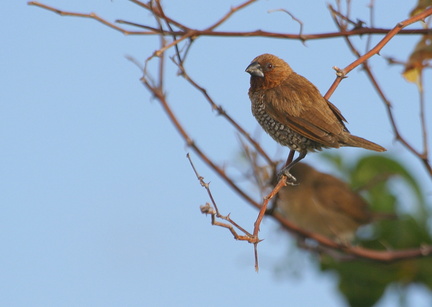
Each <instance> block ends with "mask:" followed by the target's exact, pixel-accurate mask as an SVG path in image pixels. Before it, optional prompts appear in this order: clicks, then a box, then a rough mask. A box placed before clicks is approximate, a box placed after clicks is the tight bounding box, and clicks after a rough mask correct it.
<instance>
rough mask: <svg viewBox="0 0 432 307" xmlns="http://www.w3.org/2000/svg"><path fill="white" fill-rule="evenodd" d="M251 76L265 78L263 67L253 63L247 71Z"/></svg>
mask: <svg viewBox="0 0 432 307" xmlns="http://www.w3.org/2000/svg"><path fill="white" fill-rule="evenodd" d="M245 71H246V72H247V73H249V74H250V75H251V76H254V77H261V78H264V73H263V71H262V68H261V65H260V64H259V63H258V62H252V63H250V65H249V66H248V67H247V68H246V70H245Z"/></svg>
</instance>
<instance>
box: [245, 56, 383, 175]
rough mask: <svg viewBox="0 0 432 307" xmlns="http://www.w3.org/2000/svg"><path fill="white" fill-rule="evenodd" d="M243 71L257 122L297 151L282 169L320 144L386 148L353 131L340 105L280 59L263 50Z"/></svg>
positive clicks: (370, 148)
mask: <svg viewBox="0 0 432 307" xmlns="http://www.w3.org/2000/svg"><path fill="white" fill-rule="evenodd" d="M246 72H248V73H249V74H250V75H251V79H250V85H251V86H250V89H249V98H250V100H251V102H252V113H253V115H254V116H255V118H256V119H257V121H258V123H259V124H260V125H261V126H262V127H263V129H264V130H265V131H266V132H267V133H268V134H269V135H270V136H271V137H272V138H273V139H274V140H275V141H276V142H278V143H279V144H281V145H284V146H288V147H289V148H290V149H291V150H295V151H298V152H299V153H300V155H299V157H298V158H297V159H296V160H295V161H294V162H292V163H291V164H290V165H287V166H286V167H285V169H284V171H287V172H288V173H289V169H290V168H291V167H292V166H293V165H294V164H295V163H297V162H298V161H300V160H301V159H303V158H304V157H305V156H306V154H307V152H309V151H316V150H321V149H322V148H329V147H333V148H339V147H341V146H351V147H362V148H365V149H369V150H375V151H385V150H386V149H385V148H383V147H381V146H380V145H377V144H375V143H372V142H370V141H368V140H365V139H363V138H361V137H358V136H354V135H352V134H351V133H350V132H349V131H348V129H347V128H346V127H345V124H344V122H346V120H345V118H344V117H343V116H342V114H341V112H340V111H339V109H338V108H337V107H336V106H334V105H333V104H332V103H330V102H329V101H327V100H326V99H325V98H323V97H322V96H321V93H320V92H319V90H318V89H317V88H316V87H315V86H314V85H313V84H312V83H311V82H310V81H309V80H307V79H306V78H304V77H302V76H300V75H298V74H296V73H295V72H294V71H293V70H292V69H291V67H290V66H289V65H288V64H287V63H286V62H285V61H283V60H282V59H280V58H278V57H276V56H274V55H272V54H262V55H260V56H258V57H256V58H255V59H254V60H253V61H252V63H251V64H250V65H249V66H248V67H247V68H246Z"/></svg>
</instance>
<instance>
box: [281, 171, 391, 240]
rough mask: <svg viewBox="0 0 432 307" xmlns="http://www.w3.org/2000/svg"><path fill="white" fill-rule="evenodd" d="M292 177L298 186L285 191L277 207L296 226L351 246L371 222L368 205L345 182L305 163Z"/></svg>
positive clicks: (282, 191) (283, 189) (282, 192)
mask: <svg viewBox="0 0 432 307" xmlns="http://www.w3.org/2000/svg"><path fill="white" fill-rule="evenodd" d="M291 173H292V174H293V175H294V176H295V177H296V178H297V181H298V183H299V184H298V185H296V186H286V187H283V188H282V189H281V190H280V191H279V194H278V199H277V202H276V206H277V210H278V211H279V212H280V213H281V214H282V215H283V216H284V217H285V218H286V219H287V220H289V221H291V222H292V223H293V224H296V225H297V226H299V227H300V228H303V229H305V230H307V231H310V232H314V233H319V234H321V235H324V236H327V237H329V238H331V239H333V240H337V241H340V242H344V243H348V242H350V241H351V240H352V239H353V238H354V234H355V231H356V230H357V228H358V227H360V226H361V225H364V224H368V223H370V222H371V221H372V219H373V217H374V215H373V214H372V213H371V212H370V210H369V208H368V204H367V203H366V202H365V201H364V200H363V198H362V197H360V196H359V195H358V194H357V193H355V192H354V191H353V190H352V189H351V188H350V187H349V186H348V185H347V184H346V183H345V182H343V181H342V180H340V179H338V178H336V177H334V176H331V175H328V174H325V173H321V172H319V171H317V170H316V169H314V168H312V167H311V166H309V165H307V164H304V163H298V164H296V165H295V166H293V167H292V169H291ZM389 216H390V215H389Z"/></svg>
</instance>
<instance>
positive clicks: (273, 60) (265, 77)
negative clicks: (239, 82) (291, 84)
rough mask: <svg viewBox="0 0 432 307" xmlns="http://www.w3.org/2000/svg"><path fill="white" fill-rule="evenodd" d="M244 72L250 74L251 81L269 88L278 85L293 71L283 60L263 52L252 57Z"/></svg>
mask: <svg viewBox="0 0 432 307" xmlns="http://www.w3.org/2000/svg"><path fill="white" fill-rule="evenodd" d="M246 72H247V73H249V74H250V75H251V83H256V85H257V86H262V87H266V88H271V87H274V86H277V85H279V84H280V83H281V82H282V81H283V80H285V79H286V78H287V77H288V76H289V75H290V74H291V73H292V72H293V71H292V69H291V67H290V66H289V65H288V64H287V63H286V62H285V61H284V60H282V59H280V58H278V57H277V56H275V55H272V54H268V53H265V54H262V55H260V56H257V57H256V58H255V59H253V60H252V63H250V64H249V66H248V67H247V68H246Z"/></svg>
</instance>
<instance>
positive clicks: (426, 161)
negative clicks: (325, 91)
mask: <svg viewBox="0 0 432 307" xmlns="http://www.w3.org/2000/svg"><path fill="white" fill-rule="evenodd" d="M329 9H330V11H331V12H332V15H333V20H334V21H335V23H336V25H337V26H338V27H339V29H340V30H341V31H342V30H343V29H344V25H343V24H342V23H341V22H340V20H339V19H338V18H337V17H338V16H341V13H340V12H338V11H336V10H335V9H334V8H333V7H332V6H331V5H329ZM399 25H400V24H398V26H399ZM344 39H345V41H346V43H347V45H348V47H349V48H350V50H351V52H352V53H353V54H354V55H355V56H356V57H357V58H358V60H357V61H359V60H360V59H362V55H361V54H360V52H359V51H358V50H357V49H356V47H355V46H354V44H353V43H352V42H351V39H350V38H349V37H345V38H344ZM383 40H384V39H383ZM383 40H382V41H383ZM382 41H381V42H382ZM381 42H380V43H379V44H381ZM379 44H378V45H379ZM378 45H377V46H378ZM381 48H382V47H381ZM375 49H378V48H375ZM369 53H370V52H369ZM369 53H367V54H369ZM363 57H364V56H363ZM357 61H356V62H357ZM360 63H361V65H362V67H363V69H364V71H365V72H366V74H367V76H368V78H369V79H370V82H371V84H372V86H373V87H374V88H375V90H376V91H377V93H378V95H379V96H380V98H381V100H382V101H383V103H384V106H385V107H386V110H387V115H388V118H389V120H390V124H391V127H392V129H393V133H394V135H395V139H396V140H398V141H399V142H401V143H402V145H403V146H405V147H406V148H407V149H408V150H409V151H410V152H411V153H413V154H414V155H415V156H417V157H418V158H419V159H420V160H421V161H422V162H423V165H424V166H425V168H426V169H427V171H428V173H429V175H430V176H432V167H431V165H430V163H429V157H428V143H427V129H426V118H425V113H426V112H425V108H424V92H423V90H420V122H421V127H422V140H423V152H422V153H420V152H419V151H417V150H416V149H415V148H414V147H413V146H412V145H411V144H410V143H409V142H408V140H407V139H406V138H404V137H403V136H402V134H401V132H400V131H399V128H398V126H397V124H396V119H395V116H394V114H393V109H392V103H391V102H390V100H389V99H388V98H387V96H386V95H385V94H384V91H383V90H382V88H381V86H380V85H379V83H378V81H377V79H376V77H375V75H374V73H373V72H372V69H371V68H370V66H369V64H368V62H367V59H365V60H363V61H361V62H360ZM421 88H423V87H422V86H421Z"/></svg>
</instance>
